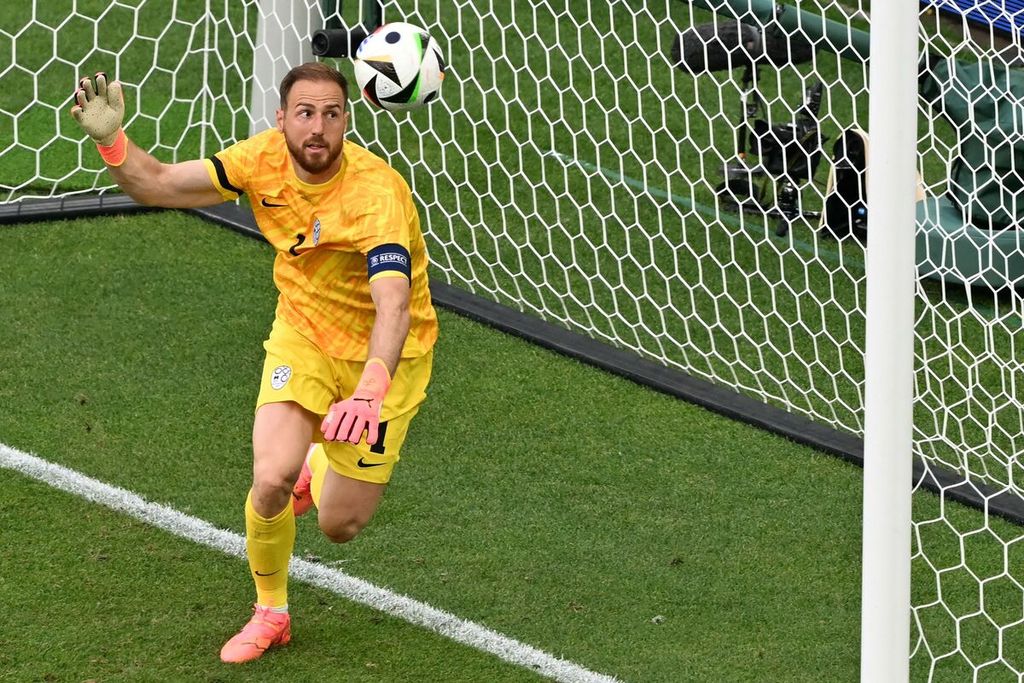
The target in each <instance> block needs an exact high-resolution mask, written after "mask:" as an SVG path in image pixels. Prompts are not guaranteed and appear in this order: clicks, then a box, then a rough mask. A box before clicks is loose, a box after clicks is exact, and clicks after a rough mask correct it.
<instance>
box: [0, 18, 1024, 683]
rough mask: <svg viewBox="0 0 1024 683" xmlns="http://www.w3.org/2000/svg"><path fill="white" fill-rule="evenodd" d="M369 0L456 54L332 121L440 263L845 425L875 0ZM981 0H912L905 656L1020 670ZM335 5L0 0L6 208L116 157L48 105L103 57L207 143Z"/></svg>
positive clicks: (795, 409) (1006, 44) (1004, 118)
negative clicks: (434, 87)
mask: <svg viewBox="0 0 1024 683" xmlns="http://www.w3.org/2000/svg"><path fill="white" fill-rule="evenodd" d="M349 4H350V5H353V6H355V5H358V4H359V3H354V2H351V3H349ZM382 5H383V10H384V18H385V20H399V19H402V20H406V21H410V22H413V23H417V24H419V25H422V26H424V27H426V28H427V29H428V30H429V31H430V32H431V34H432V35H434V36H435V37H436V38H437V39H438V40H439V41H440V43H441V44H442V45H443V47H444V49H445V51H446V56H447V61H448V62H449V65H450V66H449V74H448V78H447V79H446V81H445V84H444V87H443V89H442V95H441V98H440V100H439V101H438V102H435V103H434V104H432V105H430V107H428V108H426V109H425V110H421V111H418V112H414V113H412V114H409V115H402V116H397V117H396V116H393V115H392V114H389V113H386V112H379V111H374V110H371V109H370V108H369V106H367V105H366V104H365V103H363V102H362V101H358V99H357V98H354V100H355V101H353V103H352V121H351V129H352V132H351V134H350V135H351V138H352V139H353V140H356V141H358V142H359V143H361V144H364V145H366V146H368V147H369V148H371V149H372V150H374V151H376V152H378V153H379V154H381V155H383V156H385V157H386V158H388V159H389V160H390V161H391V162H392V163H393V164H394V165H395V166H396V168H398V169H399V170H400V171H401V172H402V173H403V174H404V175H405V176H406V177H407V178H408V180H409V182H410V185H411V186H412V188H413V191H414V193H415V195H416V197H417V198H418V200H419V204H420V206H421V212H422V217H423V225H424V228H425V231H426V233H427V238H428V242H429V250H430V254H431V259H432V264H433V266H432V267H433V271H432V273H433V277H434V278H435V279H436V280H438V281H444V282H447V283H449V284H451V285H454V286H456V287H458V288H461V289H463V290H466V291H468V292H471V293H474V294H476V295H478V296H479V297H482V298H484V299H487V300H490V301H494V302H497V303H501V304H505V305H507V306H509V307H512V308H514V309H517V310H519V311H523V312H526V313H528V314H530V315H532V316H536V317H537V318H540V319H543V320H544V321H547V322H549V323H553V324H555V325H558V326H561V327H563V328H566V329H568V330H571V331H573V332H576V333H579V334H582V335H585V336H587V337H590V338H593V339H597V340H600V341H603V342H605V343H607V344H609V345H611V346H614V347H617V348H618V349H623V350H628V351H630V352H632V353H634V354H636V355H637V356H638V357H640V358H643V359H645V360H648V361H654V362H656V363H659V364H661V365H662V366H663V367H664V368H665V369H666V372H680V373H685V374H686V375H688V376H691V377H696V378H700V379H702V380H706V381H708V382H710V383H713V384H714V385H717V386H719V387H726V388H729V389H731V390H734V391H735V392H736V394H737V395H738V396H743V397H746V398H748V399H755V400H757V401H760V402H762V403H763V404H765V405H766V406H771V407H774V408H777V409H780V410H782V411H785V412H788V413H791V414H795V415H799V416H802V417H805V418H807V419H809V420H810V421H812V422H813V423H815V424H817V425H819V426H822V427H826V428H829V429H833V430H837V431H838V432H840V433H844V434H850V435H855V436H862V435H863V415H864V374H865V369H864V336H865V333H864V330H865V285H866V280H865V248H866V247H865V245H866V239H870V240H871V243H872V245H873V247H874V248H879V249H884V248H885V240H886V234H885V228H886V223H885V221H884V217H881V216H869V215H867V213H866V207H865V203H864V202H865V197H864V190H863V178H864V174H865V172H866V167H867V166H868V164H870V163H871V162H870V159H875V163H884V158H885V150H877V149H872V148H871V147H870V130H869V126H868V118H867V111H868V87H867V73H868V67H867V64H868V61H867V60H868V56H869V55H868V51H869V43H868V37H869V35H870V31H871V22H870V6H869V2H868V0H844V2H835V1H832V0H813V1H803V2H795V1H792V2H790V3H785V2H783V3H782V4H777V3H774V2H770V1H769V0H693V1H692V2H682V1H680V0H633V1H626V0H617V1H613V2H607V3H591V2H586V1H584V0H517V1H516V2H509V3H472V2H457V1H456V0H402V1H397V0H387V1H386V2H383V3H382ZM1000 5H1001V3H995V2H987V1H985V0H976V1H975V0H972V1H971V2H970V3H966V4H965V3H964V2H949V1H947V0H934V2H925V3H922V5H921V37H922V42H921V45H922V59H921V74H922V75H921V79H920V84H921V93H922V94H921V98H920V107H919V112H918V113H919V117H918V118H919V137H918V150H919V154H918V156H919V168H920V175H921V182H920V186H919V191H920V200H919V201H918V204H917V207H918V225H917V259H918V267H919V272H920V278H919V279H918V281H917V286H916V295H917V299H916V301H917V304H916V338H915V358H916V367H915V389H916V391H915V394H916V397H915V406H914V455H915V458H916V459H917V460H918V462H919V463H920V465H919V470H918V472H919V473H920V475H921V476H920V478H919V480H918V486H919V487H923V486H924V485H925V484H926V483H927V484H928V485H929V486H930V487H931V488H932V489H938V495H934V493H923V492H922V493H918V494H916V495H915V497H914V527H913V528H914V534H913V547H912V553H913V555H912V557H913V560H912V568H913V588H912V591H913V632H912V634H911V637H912V667H913V669H912V670H913V672H914V678H915V680H975V678H972V677H976V678H977V679H979V680H980V679H983V678H984V677H985V676H987V675H989V674H992V675H994V676H996V678H998V680H1004V679H1010V680H1018V679H1019V678H1020V677H1021V676H1024V541H1022V540H1021V539H1022V535H1021V527H1020V526H1019V523H1021V522H1024V513H1021V511H1022V510H1024V507H1022V503H1024V501H1022V500H1021V495H1022V490H1024V483H1022V482H1018V480H1017V475H1018V474H1022V475H1024V469H1022V465H1021V463H1019V462H1018V454H1019V453H1020V452H1021V451H1022V443H1024V418H1022V411H1021V400H1022V395H1024V387H1021V381H1022V380H1021V378H1022V376H1024V374H1022V372H1021V357H1022V356H1021V354H1018V353H1017V349H1019V348H1022V345H1024V327H1022V324H1021V316H1022V315H1024V311H1022V309H1024V302H1022V300H1021V296H1020V294H1019V292H1018V289H1017V288H1016V287H1017V286H1018V285H1020V284H1022V283H1024V248H1022V245H1021V240H1020V237H1019V234H1020V233H1019V231H1018V230H1017V225H1018V224H1019V222H1020V221H1019V218H1020V217H1021V214H1022V212H1024V199H1022V197H1024V195H1022V194H1021V191H1022V189H1024V143H1022V142H1021V140H1024V135H1022V131H1021V125H1022V124H1021V121H1024V107H1022V105H1021V104H1020V102H1021V98H1022V94H1024V66H1022V65H1021V64H1020V62H1019V58H1018V57H1016V55H1018V54H1019V53H1020V32H1019V24H1020V21H1019V19H1020V17H1019V15H1017V14H1013V13H1012V12H1011V11H1010V10H1006V9H1005V6H1003V7H1004V8H1003V9H998V6H1000ZM797 6H799V7H797ZM993 7H996V9H995V10H993ZM357 9H358V8H357V7H346V8H345V11H344V12H342V11H341V10H340V9H339V7H338V3H337V2H336V1H334V0H327V1H325V2H317V0H288V1H285V0H274V1H271V0H263V1H256V0H246V1H244V2H243V1H239V2H230V1H228V0H178V1H177V2H174V3H169V2H162V1H158V0H116V1H115V2H96V3H84V2H78V3H50V2H39V1H33V2H28V1H26V2H16V3H7V4H6V5H5V7H4V9H3V10H2V11H0V50H2V51H3V52H4V53H5V54H10V55H12V56H13V59H12V60H10V61H9V62H6V63H5V65H4V66H0V78H2V81H3V84H4V87H3V89H2V92H0V211H3V212H4V215H7V216H12V215H15V216H16V215H17V214H18V212H19V211H21V210H23V209H25V207H29V206H32V205H35V204H36V203H38V202H41V201H49V200H55V199H66V198H71V197H75V196H78V195H94V194H105V193H110V192H111V191H113V190H115V189H116V188H113V187H112V186H111V181H110V179H109V177H108V176H107V175H106V174H105V172H104V170H103V167H102V164H101V162H100V158H99V156H98V154H96V152H95V150H94V149H93V148H92V144H91V143H89V142H87V141H86V140H84V139H83V135H82V134H81V132H80V130H79V129H78V128H77V126H76V125H75V124H74V122H73V121H72V119H71V118H70V116H68V109H69V107H70V104H71V93H72V91H73V90H74V88H75V84H76V82H77V79H78V78H79V77H80V76H83V75H91V74H92V73H93V72H95V71H101V70H102V71H106V72H107V73H108V74H111V75H112V77H116V78H117V79H119V80H121V81H122V82H123V83H124V84H125V86H126V87H125V90H126V97H127V106H128V111H127V117H126V118H127V123H126V128H127V130H128V131H129V133H130V135H131V138H132V139H133V140H134V141H135V142H136V143H138V144H139V145H140V146H141V147H143V148H146V149H148V150H150V151H151V152H152V153H153V154H155V155H156V156H157V157H158V158H160V159H161V160H163V161H175V160H184V159H190V158H195V157H200V156H208V155H210V154H212V153H213V152H215V151H217V150H219V149H221V148H223V147H225V146H227V145H229V144H231V143H232V142H234V141H236V140H238V139H241V138H243V137H246V136H247V135H249V134H250V132H251V131H252V130H253V129H254V128H257V129H258V128H259V127H261V126H263V125H269V122H270V120H271V118H272V109H273V105H272V102H273V100H274V98H275V97H276V93H275V90H274V88H275V86H276V82H277V79H279V78H280V75H282V74H283V73H284V71H286V70H287V68H289V67H290V66H293V65H294V64H295V63H297V62H299V61H301V60H303V59H306V58H308V56H309V51H308V44H309V38H310V33H311V31H312V30H315V29H317V28H321V27H324V26H327V25H338V24H341V23H345V24H352V23H355V22H358V21H359V20H360V17H359V15H358V14H353V11H355V10H357ZM993 12H994V13H993ZM337 64H338V66H339V67H340V68H341V69H342V71H343V72H345V73H346V74H347V75H349V77H350V80H351V73H352V70H351V65H350V63H348V62H346V61H339V62H337ZM268 98H269V99H268ZM268 102H270V103H271V104H270V105H268ZM879 160H880V161H879ZM1018 164H1022V165H1018ZM866 236H869V237H867V238H866ZM751 457H756V454H752V456H751ZM956 500H973V501H974V503H975V504H976V506H977V508H976V509H972V508H970V507H965V506H962V505H960V504H959V503H957V502H954V501H956ZM999 676H1002V677H1003V678H999Z"/></svg>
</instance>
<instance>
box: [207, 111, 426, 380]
mask: <svg viewBox="0 0 1024 683" xmlns="http://www.w3.org/2000/svg"><path fill="white" fill-rule="evenodd" d="M343 149H344V151H343V153H342V157H343V158H342V164H341V169H340V170H339V171H338V174H337V175H335V176H334V177H333V178H331V179H330V180H329V181H327V182H325V183H322V184H318V185H312V184H309V183H306V182H303V181H301V180H299V178H298V177H297V176H296V175H295V170H294V168H293V167H292V161H291V157H290V156H289V154H288V148H287V146H286V144H285V139H284V134H283V133H281V132H280V131H278V130H276V129H270V130H267V131H264V132H262V133H259V134H257V135H254V136H253V137H251V138H249V139H247V140H242V141H241V142H238V143H236V144H234V145H232V146H231V147H228V148H227V149H225V150H223V151H220V152H217V153H216V154H215V155H213V157H211V158H209V159H206V160H205V163H206V167H207V171H208V172H209V174H210V179H211V180H212V181H213V184H214V186H215V187H216V188H217V189H218V190H219V191H220V193H221V195H223V197H224V199H225V200H234V199H237V198H238V197H239V196H240V195H241V194H242V193H245V194H247V195H249V201H250V203H251V204H252V210H253V214H254V215H255V217H256V223H257V224H258V225H259V228H260V231H261V232H262V233H263V236H264V237H265V238H266V239H267V241H268V242H270V244H272V245H273V246H274V249H275V250H277V256H276V258H275V259H274V284H276V285H277V289H278V292H279V293H280V294H279V296H278V301H277V316H278V317H279V318H281V319H283V320H285V321H286V322H288V323H289V324H291V325H292V326H293V327H295V329H296V330H298V331H299V332H300V333H302V334H303V335H305V336H306V337H307V338H308V339H310V340H311V341H313V342H314V343H315V344H316V345H317V346H319V347H320V349H322V350H323V351H324V353H326V354H327V355H329V356H332V357H334V358H340V359H342V360H354V361H359V360H366V353H367V347H368V344H369V340H370V330H371V329H372V327H373V321H374V318H375V316H376V309H375V308H374V305H373V300H372V299H371V298H370V281H371V280H372V279H376V278H378V277H408V278H409V283H410V301H409V316H410V323H411V324H410V327H409V336H408V337H407V338H406V340H405V346H404V348H403V350H402V357H403V358H418V357H419V356H422V355H424V354H425V353H427V351H429V350H430V348H431V347H432V346H433V344H434V342H435V341H436V339H437V315H436V313H435V312H434V307H433V304H432V303H431V300H430V290H429V288H428V285H427V251H426V245H425V243H424V241H423V235H422V233H421V232H420V219H419V214H418V212H417V211H416V206H415V205H414V204H413V199H412V193H411V192H410V190H409V186H408V185H407V184H406V182H405V180H404V179H403V178H402V177H401V175H399V173H398V172H397V171H395V170H394V169H393V168H391V167H390V166H389V165H388V164H387V163H386V162H385V161H384V160H383V159H381V158H380V157H378V156H376V155H375V154H373V153H371V152H369V151H367V150H366V149H364V148H362V147H360V146H359V145H356V144H354V143H352V142H348V141H347V140H346V141H345V143H344V147H343Z"/></svg>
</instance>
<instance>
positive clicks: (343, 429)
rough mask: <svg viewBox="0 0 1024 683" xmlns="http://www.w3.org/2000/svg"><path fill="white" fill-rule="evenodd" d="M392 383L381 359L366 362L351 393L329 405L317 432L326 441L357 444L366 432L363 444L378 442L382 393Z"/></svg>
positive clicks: (386, 390)
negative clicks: (322, 435)
mask: <svg viewBox="0 0 1024 683" xmlns="http://www.w3.org/2000/svg"><path fill="white" fill-rule="evenodd" d="M390 386H391V374H390V373H389V372H388V368H387V366H386V365H384V361H382V360H381V359H380V358H371V359H370V360H368V361H366V366H365V367H364V368H363V376H362V377H360V378H359V384H357V385H356V390H355V391H353V392H352V395H351V396H349V397H348V398H346V399H345V400H343V401H338V402H337V403H334V404H332V405H331V407H330V409H329V410H328V411H327V417H325V418H324V421H323V422H322V423H321V424H320V431H322V432H323V433H324V438H325V439H327V440H328V441H348V442H349V443H359V439H360V438H361V437H362V436H363V432H364V431H365V432H366V443H367V445H370V446H372V445H373V444H375V443H377V428H378V427H379V426H380V409H381V406H382V405H383V404H384V395H385V394H387V393H388V387H390Z"/></svg>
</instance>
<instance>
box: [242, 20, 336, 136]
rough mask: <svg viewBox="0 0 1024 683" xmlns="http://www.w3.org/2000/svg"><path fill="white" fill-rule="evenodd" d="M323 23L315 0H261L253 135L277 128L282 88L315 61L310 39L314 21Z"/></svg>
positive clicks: (255, 58) (256, 53)
mask: <svg viewBox="0 0 1024 683" xmlns="http://www.w3.org/2000/svg"><path fill="white" fill-rule="evenodd" d="M319 20H320V16H319V14H318V13H317V11H316V4H315V2H312V0H301V1H298V2H297V1H296V0H260V2H259V27H258V28H257V39H256V43H255V49H253V55H252V60H253V65H252V73H253V84H252V95H251V102H250V103H251V107H250V110H249V111H250V112H252V121H251V123H250V130H249V134H250V135H255V134H256V133H259V132H261V131H264V130H266V129H267V128H273V127H274V126H275V125H277V119H276V115H277V109H278V107H279V105H280V96H279V94H278V91H277V90H278V85H279V84H280V83H281V79H282V78H284V75H285V74H286V73H288V71H289V70H291V68H292V67H295V66H298V65H299V64H304V63H305V62H311V61H313V49H312V47H310V43H309V37H310V36H311V35H313V30H314V26H313V22H314V21H319ZM316 28H319V26H317V27H316ZM300 34H302V35H300Z"/></svg>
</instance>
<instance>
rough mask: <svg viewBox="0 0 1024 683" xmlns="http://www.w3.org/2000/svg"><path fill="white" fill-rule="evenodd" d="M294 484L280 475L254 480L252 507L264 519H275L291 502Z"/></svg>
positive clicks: (257, 477) (258, 477) (265, 476)
mask: <svg viewBox="0 0 1024 683" xmlns="http://www.w3.org/2000/svg"><path fill="white" fill-rule="evenodd" d="M291 495H292V483H291V482H289V481H288V480H287V479H286V478H285V477H283V476H280V475H264V476H259V475H257V476H256V477H254V478H253V482H252V506H253V508H255V510H256V512H258V513H259V514H260V515H262V516H264V517H273V516H274V515H276V514H277V513H278V512H280V511H281V510H283V509H284V507H285V506H286V505H287V504H288V503H289V501H290V500H291Z"/></svg>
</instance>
